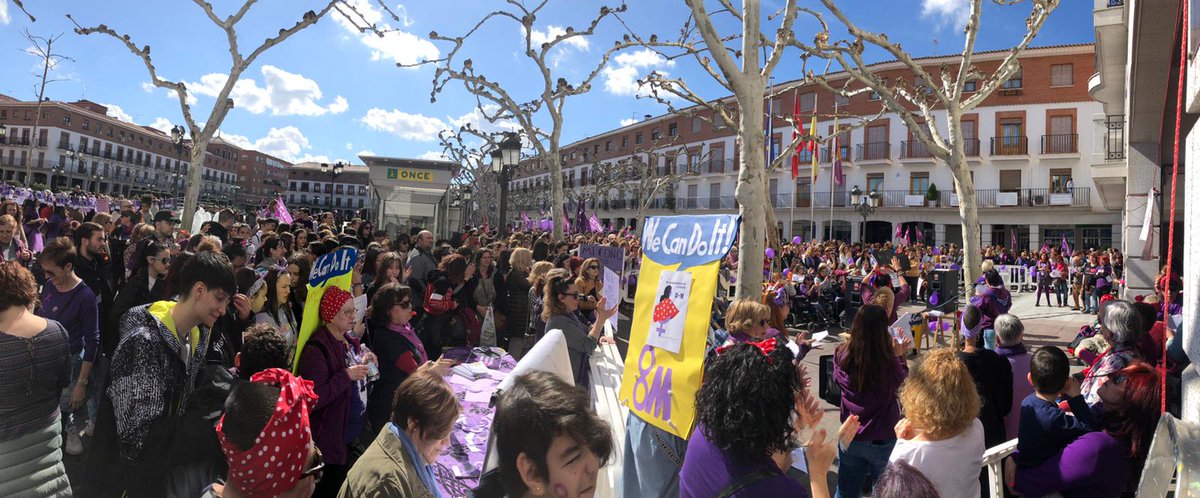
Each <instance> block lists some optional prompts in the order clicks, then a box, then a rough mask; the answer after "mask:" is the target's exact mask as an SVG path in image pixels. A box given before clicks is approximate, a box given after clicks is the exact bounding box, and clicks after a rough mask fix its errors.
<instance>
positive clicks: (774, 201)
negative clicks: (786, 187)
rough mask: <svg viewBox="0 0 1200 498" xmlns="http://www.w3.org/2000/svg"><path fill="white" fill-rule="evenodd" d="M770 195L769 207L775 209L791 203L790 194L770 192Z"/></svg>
mask: <svg viewBox="0 0 1200 498" xmlns="http://www.w3.org/2000/svg"><path fill="white" fill-rule="evenodd" d="M810 161H811V159H810ZM770 196H771V207H774V208H776V209H778V208H785V207H789V206H791V204H792V194H770Z"/></svg>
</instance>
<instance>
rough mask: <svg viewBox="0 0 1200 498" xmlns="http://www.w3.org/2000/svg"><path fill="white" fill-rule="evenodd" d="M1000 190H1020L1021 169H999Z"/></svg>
mask: <svg viewBox="0 0 1200 498" xmlns="http://www.w3.org/2000/svg"><path fill="white" fill-rule="evenodd" d="M999 190H1000V191H1001V192H1016V191H1018V190H1021V170H1019V169H1008V170H1000V189H999Z"/></svg>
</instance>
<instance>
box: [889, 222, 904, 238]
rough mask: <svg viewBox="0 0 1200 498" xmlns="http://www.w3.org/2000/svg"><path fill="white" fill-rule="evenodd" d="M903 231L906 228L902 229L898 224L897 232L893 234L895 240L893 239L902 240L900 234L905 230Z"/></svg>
mask: <svg viewBox="0 0 1200 498" xmlns="http://www.w3.org/2000/svg"><path fill="white" fill-rule="evenodd" d="M903 229H904V227H902V226H900V225H899V224H897V225H896V230H895V231H894V232H893V233H892V238H893V239H899V238H900V234H901V230H903Z"/></svg>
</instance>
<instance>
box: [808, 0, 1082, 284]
mask: <svg viewBox="0 0 1200 498" xmlns="http://www.w3.org/2000/svg"><path fill="white" fill-rule="evenodd" d="M991 1H993V2H994V3H996V4H1001V5H1009V4H1013V3H1015V2H1012V1H1010V0H991ZM983 2H984V0H970V15H969V16H968V18H967V24H966V27H965V28H964V31H963V32H964V35H965V36H964V38H965V39H964V45H963V50H962V53H961V61H960V62H959V64H958V65H957V67H954V66H952V65H949V64H942V65H940V66H939V67H937V68H933V67H927V65H923V64H921V63H920V62H918V61H917V60H916V59H914V58H913V57H912V55H910V54H909V53H908V52H905V51H904V50H903V49H902V48H901V47H900V44H899V43H895V42H892V41H890V40H888V37H887V35H886V34H883V33H874V32H871V31H867V30H864V29H862V28H860V27H858V25H856V24H855V23H854V22H853V21H851V20H850V18H849V17H847V16H846V15H845V14H844V13H843V12H842V11H841V9H839V8H838V7H837V5H836V4H835V3H834V0H821V3H822V4H823V5H824V7H825V8H826V9H827V10H828V11H829V12H830V13H831V14H832V15H833V17H835V18H836V19H837V20H838V22H840V23H841V24H842V25H843V26H844V27H845V28H846V30H847V32H848V34H849V36H850V38H849V39H848V40H842V41H837V42H830V33H829V27H828V24H826V22H825V19H824V16H823V14H821V13H819V12H814V11H810V10H807V9H801V10H803V11H804V12H806V13H807V14H809V15H811V16H812V17H814V18H815V19H816V20H817V21H818V22H819V23H820V26H821V28H820V31H819V32H818V33H817V34H816V36H815V37H814V42H813V43H812V44H808V43H803V42H799V41H797V40H795V39H794V38H793V41H792V44H793V45H794V46H796V47H799V48H800V49H801V50H802V51H803V52H804V54H805V55H806V56H812V57H816V58H821V59H824V60H827V61H835V62H837V64H838V65H839V66H841V68H842V69H843V70H844V71H845V72H844V73H843V75H841V76H838V77H837V79H838V80H839V81H838V82H834V81H833V80H832V79H831V78H830V77H829V76H828V72H826V73H824V74H821V75H810V76H809V79H810V80H811V81H814V82H816V83H817V84H819V85H820V86H822V87H823V88H825V89H826V90H828V91H830V92H833V93H835V94H837V95H842V96H846V97H849V96H852V95H856V94H859V93H863V92H868V91H870V92H875V94H877V95H879V100H880V102H881V104H882V106H883V107H884V108H885V109H886V110H887V111H888V112H891V113H895V114H897V115H899V117H900V119H901V120H902V121H903V122H904V124H905V126H907V127H908V129H909V130H910V131H911V132H912V134H913V137H914V138H916V139H917V140H919V141H920V142H921V143H922V144H923V145H924V146H925V148H926V149H927V150H928V151H929V153H930V154H931V155H932V156H933V157H935V158H937V159H940V160H941V161H943V162H945V163H946V164H948V165H949V166H950V171H951V173H953V175H954V184H955V190H956V191H957V192H958V200H959V204H958V211H959V214H960V215H961V217H962V232H963V252H964V253H965V254H964V259H965V264H964V265H963V266H964V271H965V281H966V282H974V281H975V279H976V278H978V274H979V272H980V265H981V263H982V256H981V254H980V225H979V209H978V206H977V204H976V201H975V184H974V182H973V181H972V179H971V169H970V165H969V164H968V162H967V160H966V157H967V156H966V150H965V147H966V143H965V140H964V137H963V130H962V117H963V115H964V114H966V113H968V112H970V111H971V110H972V109H974V108H975V107H976V106H978V105H979V104H980V103H982V102H983V101H984V99H986V98H988V97H989V96H990V95H991V94H992V93H993V92H995V91H996V90H997V89H999V88H1001V86H1002V85H1003V84H1004V83H1005V82H1006V81H1008V80H1009V78H1011V77H1012V76H1013V75H1014V74H1016V72H1017V71H1018V70H1019V69H1020V63H1019V58H1020V56H1021V53H1022V52H1023V51H1024V50H1025V49H1026V48H1027V47H1028V46H1029V44H1030V43H1032V42H1033V40H1034V38H1036V37H1037V35H1038V32H1039V31H1040V30H1041V28H1042V26H1043V25H1044V24H1045V22H1046V19H1047V18H1048V17H1049V16H1050V14H1051V13H1052V12H1054V9H1055V8H1057V7H1058V4H1059V0H1032V1H1031V3H1032V7H1031V9H1030V13H1029V16H1028V17H1027V18H1026V19H1025V28H1026V31H1025V34H1024V35H1023V36H1022V38H1021V41H1020V42H1019V43H1018V44H1017V45H1016V46H1014V47H1012V48H1010V49H1009V50H1008V51H1007V52H1008V53H1007V54H1006V55H1005V57H1004V59H1003V60H1001V61H1000V63H999V65H998V66H997V67H996V68H995V69H993V70H992V71H990V72H989V73H987V74H984V73H983V72H982V71H981V70H980V69H979V68H978V67H977V66H976V65H975V64H974V57H975V41H976V38H977V37H978V35H979V29H980V28H979V26H980V24H979V23H980V17H981V14H982V10H983ZM868 44H869V45H874V46H876V47H879V48H881V49H883V50H884V51H886V52H887V53H888V54H889V55H890V56H892V57H894V58H895V59H896V61H898V62H900V63H901V64H902V65H904V67H906V68H907V69H908V70H910V71H912V73H913V74H914V76H915V78H919V81H920V82H921V84H919V85H918V84H916V83H915V82H914V83H909V82H907V81H905V80H903V79H900V80H899V81H895V82H892V83H890V84H889V82H888V81H887V80H886V79H885V78H882V77H880V76H879V75H876V74H875V73H874V72H873V71H872V68H871V66H870V64H869V63H867V61H866V60H865V59H864V58H863V51H864V49H865V47H866V46H867V45H868ZM805 60H807V59H805ZM827 67H828V66H827ZM969 81H976V82H977V83H976V88H975V92H974V93H970V94H967V95H964V92H963V85H964V84H965V83H967V82H969ZM938 111H944V112H945V117H944V118H942V119H943V120H944V121H945V124H946V133H947V135H946V136H942V134H941V131H940V130H938V127H937V125H936V123H937V122H938V116H937V115H936V114H935V112H938ZM967 292H968V293H970V294H974V286H971V285H968V286H967Z"/></svg>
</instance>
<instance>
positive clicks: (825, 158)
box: [821, 144, 850, 163]
mask: <svg viewBox="0 0 1200 498" xmlns="http://www.w3.org/2000/svg"><path fill="white" fill-rule="evenodd" d="M838 149H840V150H841V154H842V160H843V161H849V160H850V145H848V144H843V145H839V146H838ZM831 154H832V152H831V150H830V148H829V147H825V148H823V149H821V162H822V163H829V162H832V161H831V157H830V155H831Z"/></svg>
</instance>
